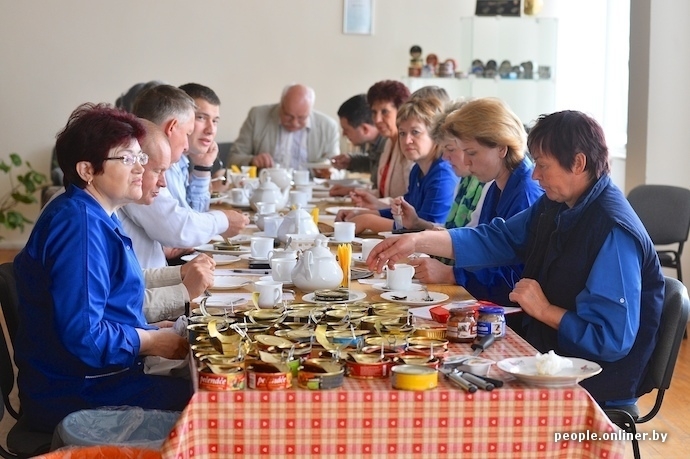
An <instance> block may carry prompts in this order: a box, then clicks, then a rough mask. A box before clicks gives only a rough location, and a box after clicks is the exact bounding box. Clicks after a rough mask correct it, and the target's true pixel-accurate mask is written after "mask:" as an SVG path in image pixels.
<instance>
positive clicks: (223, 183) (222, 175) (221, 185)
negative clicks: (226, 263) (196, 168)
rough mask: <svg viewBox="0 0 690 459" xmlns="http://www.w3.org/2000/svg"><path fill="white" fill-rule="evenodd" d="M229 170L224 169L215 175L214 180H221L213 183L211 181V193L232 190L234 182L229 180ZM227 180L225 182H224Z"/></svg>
mask: <svg viewBox="0 0 690 459" xmlns="http://www.w3.org/2000/svg"><path fill="white" fill-rule="evenodd" d="M227 174H228V170H227V169H225V168H223V169H218V170H217V171H216V172H214V173H213V177H212V178H214V179H221V180H216V181H213V180H211V193H214V192H216V193H223V192H225V191H228V190H229V189H230V188H232V180H230V179H229V178H228V175H227ZM222 179H225V180H222Z"/></svg>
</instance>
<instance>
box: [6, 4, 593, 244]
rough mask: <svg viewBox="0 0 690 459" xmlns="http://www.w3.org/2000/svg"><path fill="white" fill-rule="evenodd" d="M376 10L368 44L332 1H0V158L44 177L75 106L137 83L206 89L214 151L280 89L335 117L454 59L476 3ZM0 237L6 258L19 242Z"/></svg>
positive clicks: (562, 9) (549, 11) (561, 9)
mask: <svg viewBox="0 0 690 459" xmlns="http://www.w3.org/2000/svg"><path fill="white" fill-rule="evenodd" d="M599 1H600V0H550V1H549V2H545V3H546V5H545V7H544V10H543V11H542V13H541V15H542V16H548V17H553V16H559V15H561V13H562V14H563V16H562V17H559V25H560V26H561V27H563V30H565V31H568V30H571V31H573V29H572V26H571V25H569V24H570V23H571V22H572V21H574V20H579V18H580V16H577V14H576V13H578V12H579V13H578V14H592V11H594V12H597V11H600V8H599V7H598V6H597V5H598V2H599ZM374 2H375V26H374V35H372V36H356V35H343V34H342V5H343V2H342V0H289V1H285V0H251V1H245V0H205V1H200V2H190V1H182V0H147V1H140V0H117V1H93V0H61V1H39V0H25V1H17V0H0V158H6V157H7V155H8V154H9V153H10V152H18V153H20V154H21V155H22V156H23V157H24V158H25V159H28V160H30V161H31V162H32V163H33V164H34V165H35V166H36V167H38V168H39V169H40V170H42V171H45V172H48V163H49V158H50V151H51V149H52V146H53V142H54V138H55V134H56V132H57V131H58V130H59V129H60V128H61V127H62V126H63V125H64V123H65V121H66V120H67V117H68V115H69V113H70V112H71V111H72V110H73V109H74V108H75V107H76V106H77V105H78V104H80V103H82V102H87V101H93V102H99V101H105V102H114V101H115V99H116V98H117V96H119V95H120V93H122V92H124V91H125V90H127V89H128V88H129V87H130V86H131V85H132V84H134V83H137V82H141V81H148V80H151V79H162V80H165V81H166V82H168V83H171V84H174V85H180V84H183V83H187V82H190V81H194V82H199V83H202V84H206V85H208V86H210V87H212V88H213V89H214V90H215V91H216V92H217V93H218V95H219V96H220V98H221V100H222V102H223V104H222V108H221V116H222V120H221V124H220V128H219V136H218V140H220V141H230V140H233V139H234V138H235V137H236V135H237V131H238V129H239V127H240V125H241V123H242V121H243V119H244V117H245V115H246V113H247V110H248V109H249V108H250V107H251V106H253V105H257V104H262V103H270V102H274V101H277V99H278V97H279V94H280V91H281V89H282V87H283V86H284V85H285V84H287V83H289V82H293V81H299V82H303V83H306V84H309V85H311V86H313V87H314V89H315V90H316V93H317V99H316V108H317V109H318V110H321V111H323V112H325V113H327V114H329V115H331V116H335V114H336V111H337V108H338V106H339V105H340V103H342V101H344V100H345V99H346V98H348V97H350V96H351V95H353V94H356V93H358V92H365V91H366V90H367V88H368V87H369V86H371V84H373V83H374V82H376V81H378V80H382V79H385V78H399V77H401V76H403V75H404V74H405V73H406V69H407V65H408V63H409V48H410V46H411V45H413V44H418V45H420V46H421V47H422V48H423V50H424V54H427V53H429V52H435V53H436V54H437V55H438V56H439V58H441V59H446V58H450V57H453V58H456V59H458V58H459V56H457V52H458V51H457V49H458V48H459V45H458V42H459V36H460V34H459V30H458V27H457V26H458V24H459V22H460V18H461V17H463V16H470V15H472V14H474V5H475V1H474V0H374ZM573 4H577V5H578V8H573ZM597 14H598V13H597ZM595 16H596V15H595ZM598 22H600V21H598V20H597V23H598ZM576 32H577V31H573V34H574V35H573V37H574V38H575V39H577V35H575V33H576ZM591 32H592V27H591V25H590V26H588V27H587V33H591ZM578 33H579V32H578ZM561 35H563V33H561ZM568 35H570V34H568ZM562 40H563V38H559V42H561V41H562ZM560 75H561V76H562V77H563V78H565V77H566V75H565V74H563V73H560ZM580 86H581V85H580ZM570 94H571V95H572V93H570ZM558 108H572V107H558ZM576 108H580V109H584V110H588V108H587V107H583V106H578V107H576ZM588 111H595V110H588ZM7 187H8V185H7V183H0V195H2V194H4V193H5V192H6V190H7V189H8V188H7ZM37 210H38V209H35V208H31V209H28V210H27V211H26V213H27V215H30V216H35V214H36V213H37ZM0 235H3V236H5V238H6V239H5V240H4V241H2V242H1V243H0V245H13V246H21V245H23V243H24V241H25V240H26V237H27V234H23V235H22V234H19V233H7V232H2V231H0Z"/></svg>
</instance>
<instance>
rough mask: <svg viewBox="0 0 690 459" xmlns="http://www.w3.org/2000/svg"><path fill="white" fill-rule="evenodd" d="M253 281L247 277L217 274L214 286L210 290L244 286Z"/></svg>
mask: <svg viewBox="0 0 690 459" xmlns="http://www.w3.org/2000/svg"><path fill="white" fill-rule="evenodd" d="M251 282H252V280H251V279H247V278H246V277H237V276H215V277H214V278H213V287H210V288H209V290H234V289H236V288H240V287H244V286H245V285H248V284H250V283H251Z"/></svg>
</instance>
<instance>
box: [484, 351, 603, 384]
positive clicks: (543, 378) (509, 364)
mask: <svg viewBox="0 0 690 459" xmlns="http://www.w3.org/2000/svg"><path fill="white" fill-rule="evenodd" d="M568 359H570V360H571V361H572V362H573V366H572V368H565V369H563V370H561V371H559V372H558V373H557V374H555V375H538V374H537V365H536V361H537V358H536V357H511V358H509V359H503V360H501V361H500V362H498V363H497V364H496V365H497V366H498V368H500V369H501V370H503V371H505V372H507V373H510V374H511V375H513V376H515V377H516V378H517V379H518V380H520V381H522V382H524V383H525V384H531V385H533V386H544V387H566V386H574V385H575V384H577V383H578V382H580V381H582V380H583V379H587V378H589V377H591V376H594V375H597V374H599V373H601V367H600V366H599V364H598V363H596V362H591V361H589V360H585V359H577V358H574V357H568Z"/></svg>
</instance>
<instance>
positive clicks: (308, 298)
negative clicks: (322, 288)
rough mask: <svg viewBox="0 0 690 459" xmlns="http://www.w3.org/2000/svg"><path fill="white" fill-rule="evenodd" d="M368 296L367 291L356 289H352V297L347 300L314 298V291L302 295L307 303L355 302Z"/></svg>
mask: <svg viewBox="0 0 690 459" xmlns="http://www.w3.org/2000/svg"><path fill="white" fill-rule="evenodd" d="M366 297H367V294H366V293H365V292H358V291H355V290H350V297H349V298H348V299H347V300H340V301H322V300H316V299H315V298H314V292H311V293H307V294H305V295H303V296H302V301H304V302H305V303H333V304H337V303H353V302H355V301H359V300H363V299H364V298H366Z"/></svg>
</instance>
